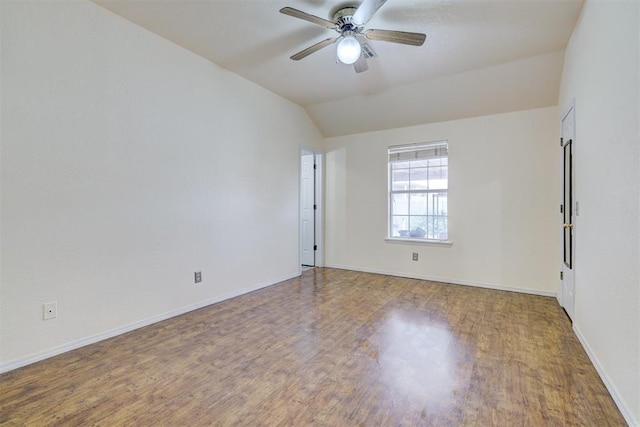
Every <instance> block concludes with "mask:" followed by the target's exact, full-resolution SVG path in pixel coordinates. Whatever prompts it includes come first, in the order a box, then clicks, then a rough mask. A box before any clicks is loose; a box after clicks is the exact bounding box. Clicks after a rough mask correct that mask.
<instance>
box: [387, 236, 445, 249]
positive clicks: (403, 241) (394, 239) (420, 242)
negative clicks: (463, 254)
mask: <svg viewBox="0 0 640 427" xmlns="http://www.w3.org/2000/svg"><path fill="white" fill-rule="evenodd" d="M384 240H385V241H386V242H389V243H399V244H402V245H427V246H447V247H449V246H451V245H453V242H452V241H450V240H427V239H403V238H399V237H387V238H386V239H384Z"/></svg>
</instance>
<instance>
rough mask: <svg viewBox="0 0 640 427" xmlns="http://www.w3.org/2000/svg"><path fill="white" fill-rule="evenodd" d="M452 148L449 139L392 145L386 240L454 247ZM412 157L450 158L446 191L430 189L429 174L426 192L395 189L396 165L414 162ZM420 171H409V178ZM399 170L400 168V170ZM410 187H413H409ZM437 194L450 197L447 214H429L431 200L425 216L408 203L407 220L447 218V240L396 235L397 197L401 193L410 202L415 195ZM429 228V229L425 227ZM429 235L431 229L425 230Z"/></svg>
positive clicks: (388, 168)
mask: <svg viewBox="0 0 640 427" xmlns="http://www.w3.org/2000/svg"><path fill="white" fill-rule="evenodd" d="M448 148H449V141H448V140H439V141H430V142H424V143H415V144H403V145H394V146H390V147H388V150H387V186H388V188H387V233H386V234H387V237H386V239H385V240H387V241H389V242H399V243H403V242H409V243H426V244H436V245H447V246H450V245H451V241H449V230H450V227H449V209H448V205H449V203H448V196H449V153H448ZM438 150H441V151H440V152H442V151H444V153H445V155H444V156H442V155H441V154H439V151H438ZM431 151H433V152H434V154H430V152H431ZM412 155H415V156H416V157H415V159H434V158H438V157H446V158H447V164H446V168H447V178H446V187H445V188H444V189H442V188H440V189H431V188H429V185H428V184H429V181H430V178H429V176H428V175H427V179H426V181H427V188H426V189H410V188H408V189H403V190H394V189H393V184H394V181H393V178H394V175H393V172H394V169H393V164H394V163H396V162H400V161H403V160H404V161H410V160H411V157H410V156H412ZM393 156H396V160H393V159H392V157H393ZM401 157H404V159H402V158H401ZM412 169H413V170H415V169H418V168H411V167H409V168H407V172H408V173H409V175H411V171H412ZM426 169H427V171H428V170H429V167H427V168H426ZM397 170H398V169H396V171H397ZM409 182H411V179H409ZM409 185H410V184H409ZM437 193H445V194H446V195H447V198H446V199H447V202H446V203H447V205H446V209H445V211H446V214H445V215H442V214H432V215H428V209H429V208H428V206H429V202H428V200H427V203H426V205H425V212H424V215H411V210H410V209H411V204H410V201H408V203H407V209H408V211H407V215H406V216H407V217H409V218H410V217H411V216H424V217H425V219H426V220H427V221H429V220H433V218H434V217H437V218H444V219H445V235H446V237H445V238H443V239H439V238H434V237H429V236H428V234H427V236H425V237H419V236H410V235H407V236H393V219H394V216H398V215H397V214H396V215H394V211H393V200H394V195H398V194H406V195H407V197H408V198H409V199H410V198H411V195H416V194H424V195H427V197H428V196H429V195H430V194H437ZM425 228H426V227H425ZM425 231H427V232H428V230H425Z"/></svg>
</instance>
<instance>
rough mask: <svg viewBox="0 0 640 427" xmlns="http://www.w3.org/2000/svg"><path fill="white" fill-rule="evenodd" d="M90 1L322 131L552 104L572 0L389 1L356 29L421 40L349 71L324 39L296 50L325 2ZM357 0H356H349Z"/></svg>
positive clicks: (321, 35)
mask: <svg viewBox="0 0 640 427" xmlns="http://www.w3.org/2000/svg"><path fill="white" fill-rule="evenodd" d="M94 2H95V3H97V4H99V5H100V6H102V7H104V8H106V9H108V10H110V11H112V12H114V13H116V14H118V15H120V16H122V17H124V18H125V19H127V20H129V21H131V22H133V23H135V24H138V25H140V26H142V27H144V28H146V29H148V30H149V31H151V32H154V33H156V34H158V35H160V36H161V37H164V38H166V39H168V40H170V41H172V42H174V43H176V44H178V45H180V46H182V47H184V48H186V49H188V50H191V51H193V52H194V53H196V54H198V55H200V56H202V57H204V58H206V59H208V60H210V61H212V62H214V63H215V64H217V65H219V66H221V67H223V68H226V69H228V70H230V71H232V72H234V73H236V74H238V75H240V76H242V77H244V78H246V79H247V80H250V81H252V82H254V83H256V84H258V85H260V86H262V87H264V88H266V89H268V90H270V91H272V92H274V93H276V94H278V95H280V96H282V97H284V98H287V99H289V100H291V101H293V102H295V103H297V104H299V105H300V106H302V107H303V108H305V110H306V111H307V113H308V114H309V116H310V117H311V118H312V119H313V120H314V122H315V123H316V125H317V126H318V128H319V129H320V131H321V132H322V134H323V135H324V136H326V137H331V136H339V135H347V134H353V133H360V132H367V131H373V130H381V129H388V128H396V127H402V126H410V125H416V124H422V123H431V122H437V121H446V120H453V119H459V118H465V117H473V116H480V115H487V114H495V113H501V112H508V111H517V110H523V109H529V108H539V107H547V106H552V105H556V104H557V96H558V88H559V85H560V78H561V73H562V63H563V58H564V53H563V51H564V49H565V47H566V45H567V42H568V40H569V37H570V36H571V33H572V31H573V28H574V26H575V23H576V21H577V18H578V15H579V13H580V9H581V7H582V3H583V0H507V1H501V0H433V1H429V0H388V1H387V3H386V4H385V5H383V6H382V7H381V8H380V10H379V11H378V12H377V13H376V14H375V15H374V17H373V18H372V19H371V20H370V21H369V23H368V24H367V26H366V27H367V28H378V29H391V30H400V31H411V32H420V33H425V34H427V40H426V42H425V44H424V45H423V46H421V47H414V46H406V45H400V44H394V43H388V42H383V41H369V42H368V43H369V45H370V46H371V47H372V48H373V50H374V51H375V53H376V54H377V57H375V58H371V59H369V60H368V64H369V70H368V71H366V72H364V73H359V74H357V73H355V72H354V69H353V67H352V66H348V65H344V64H341V63H336V50H335V45H332V46H329V47H326V48H324V49H322V50H320V51H318V52H316V53H314V54H312V55H310V56H308V57H306V58H304V59H302V60H300V61H292V60H291V59H289V57H290V56H291V55H293V54H294V53H297V52H298V51H300V50H302V49H304V48H306V47H308V46H310V45H312V44H314V43H317V42H319V41H321V40H324V39H326V38H328V37H335V36H336V35H337V34H336V33H335V31H333V30H330V29H327V28H324V27H322V26H319V25H314V24H312V23H310V22H307V21H303V20H300V19H295V18H293V17H290V16H286V15H283V14H281V13H279V10H280V9H281V8H283V7H285V6H290V7H294V8H297V9H300V10H303V11H305V12H308V13H310V14H312V15H316V16H319V17H321V18H324V19H331V16H330V12H331V11H332V10H335V9H336V8H338V7H340V6H341V5H344V4H354V2H346V3H345V2H344V1H342V2H341V1H334V0H285V1H283V0H94ZM355 3H356V4H357V3H358V2H355Z"/></svg>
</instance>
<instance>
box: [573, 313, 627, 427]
mask: <svg viewBox="0 0 640 427" xmlns="http://www.w3.org/2000/svg"><path fill="white" fill-rule="evenodd" d="M573 332H574V333H575V334H576V336H577V337H578V341H580V344H582V347H583V348H584V351H585V352H586V353H587V356H589V359H590V360H591V363H592V364H593V366H594V367H595V368H596V371H597V372H598V375H600V378H601V379H602V382H603V383H604V385H605V387H607V390H609V394H610V395H611V397H612V398H613V401H614V402H615V403H616V405H617V406H618V409H619V410H620V412H621V413H622V416H623V417H624V419H625V421H626V422H627V424H629V426H632V427H638V426H640V423H638V420H636V419H635V418H634V417H633V414H632V413H631V411H630V410H629V408H628V407H627V405H625V403H624V401H623V400H622V399H621V398H620V394H619V393H618V391H617V390H616V387H615V386H614V385H613V383H612V382H611V380H609V376H608V375H607V372H606V371H605V370H604V368H603V367H602V365H601V364H600V361H599V360H598V358H597V357H596V355H595V353H594V352H593V350H591V347H589V343H588V342H587V340H586V338H585V337H584V335H582V333H581V332H580V329H578V327H577V326H576V325H575V323H574V324H573Z"/></svg>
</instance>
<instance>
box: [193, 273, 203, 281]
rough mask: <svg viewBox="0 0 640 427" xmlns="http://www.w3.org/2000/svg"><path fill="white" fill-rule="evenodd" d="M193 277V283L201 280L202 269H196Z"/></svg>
mask: <svg viewBox="0 0 640 427" xmlns="http://www.w3.org/2000/svg"><path fill="white" fill-rule="evenodd" d="M193 277H194V279H195V283H200V282H202V271H196V272H195V273H193Z"/></svg>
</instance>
